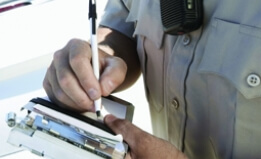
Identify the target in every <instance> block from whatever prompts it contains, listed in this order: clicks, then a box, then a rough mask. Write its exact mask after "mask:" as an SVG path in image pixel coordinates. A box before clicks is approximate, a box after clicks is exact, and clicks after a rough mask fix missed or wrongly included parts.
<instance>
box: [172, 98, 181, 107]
mask: <svg viewBox="0 0 261 159" xmlns="http://www.w3.org/2000/svg"><path fill="white" fill-rule="evenodd" d="M171 104H172V106H173V107H174V108H175V109H178V108H179V102H178V100H177V99H176V98H173V99H172V102H171Z"/></svg>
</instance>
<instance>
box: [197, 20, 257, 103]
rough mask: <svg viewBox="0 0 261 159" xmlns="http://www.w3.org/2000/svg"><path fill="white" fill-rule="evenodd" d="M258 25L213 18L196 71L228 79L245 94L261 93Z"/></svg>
mask: <svg viewBox="0 0 261 159" xmlns="http://www.w3.org/2000/svg"><path fill="white" fill-rule="evenodd" d="M260 60H261V28H257V27H252V26H248V25H242V24H237V23H233V22H229V21H225V20H221V19H217V18H216V19H213V21H212V22H211V29H210V34H209V37H208V41H207V43H206V47H205V51H204V55H203V57H202V60H201V62H200V65H199V68H198V71H199V72H200V73H211V74H216V75H218V76H221V77H223V78H225V79H226V80H228V81H229V82H230V83H231V84H232V85H233V86H234V87H235V88H236V89H237V90H238V91H239V92H240V93H241V94H242V95H243V96H244V97H245V98H247V99H252V98H257V97H260V96H261V91H260V89H261V85H260V76H261V62H260Z"/></svg>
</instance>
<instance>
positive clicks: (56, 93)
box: [53, 89, 67, 102]
mask: <svg viewBox="0 0 261 159" xmlns="http://www.w3.org/2000/svg"><path fill="white" fill-rule="evenodd" d="M53 93H54V96H55V98H56V99H57V100H58V101H60V102H63V101H66V99H67V96H66V95H65V94H64V92H63V91H61V90H60V89H56V90H55V91H54V92H53Z"/></svg>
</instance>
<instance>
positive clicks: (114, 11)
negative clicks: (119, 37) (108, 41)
mask: <svg viewBox="0 0 261 159" xmlns="http://www.w3.org/2000/svg"><path fill="white" fill-rule="evenodd" d="M128 15H129V9H128V8H127V7H126V6H125V4H124V3H123V2H122V1H121V0H108V2H107V5H106V7H105V10H104V14H103V15H102V18H101V21H100V25H101V26H106V27H109V28H111V29H114V30H117V31H119V32H120V33H122V34H124V35H126V36H128V37H129V38H133V33H134V23H133V22H126V19H127V17H128Z"/></svg>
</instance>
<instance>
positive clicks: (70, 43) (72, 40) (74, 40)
mask: <svg viewBox="0 0 261 159" xmlns="http://www.w3.org/2000/svg"><path fill="white" fill-rule="evenodd" d="M79 41H81V40H80V39H77V38H72V39H71V40H69V42H68V44H67V45H68V46H72V45H75V44H77V43H78V42H79Z"/></svg>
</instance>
